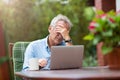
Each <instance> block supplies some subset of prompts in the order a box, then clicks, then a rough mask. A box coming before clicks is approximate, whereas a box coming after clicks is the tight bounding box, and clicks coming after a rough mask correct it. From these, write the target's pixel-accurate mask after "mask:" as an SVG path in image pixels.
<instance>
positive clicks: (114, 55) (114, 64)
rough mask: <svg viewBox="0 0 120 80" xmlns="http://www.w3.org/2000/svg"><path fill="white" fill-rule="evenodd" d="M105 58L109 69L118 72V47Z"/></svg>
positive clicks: (119, 53) (119, 61)
mask: <svg viewBox="0 0 120 80" xmlns="http://www.w3.org/2000/svg"><path fill="white" fill-rule="evenodd" d="M105 56H106V60H107V64H108V66H109V69H112V70H120V47H115V48H114V49H113V51H112V52H110V53H108V54H107V55H105Z"/></svg>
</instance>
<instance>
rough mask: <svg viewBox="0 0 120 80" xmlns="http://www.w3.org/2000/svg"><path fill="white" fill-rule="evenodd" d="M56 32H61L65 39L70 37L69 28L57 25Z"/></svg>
mask: <svg viewBox="0 0 120 80" xmlns="http://www.w3.org/2000/svg"><path fill="white" fill-rule="evenodd" d="M56 32H58V33H60V34H61V35H62V37H63V39H65V40H69V39H70V36H69V30H68V29H67V28H66V27H62V26H57V27H56Z"/></svg>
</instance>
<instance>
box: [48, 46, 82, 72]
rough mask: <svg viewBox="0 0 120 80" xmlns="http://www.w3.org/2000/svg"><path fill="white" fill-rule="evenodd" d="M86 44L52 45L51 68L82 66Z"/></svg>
mask: <svg viewBox="0 0 120 80" xmlns="http://www.w3.org/2000/svg"><path fill="white" fill-rule="evenodd" d="M83 53H84V46H83V45H73V46H52V47H51V63H50V70H56V69H73V68H81V67H82V61H83Z"/></svg>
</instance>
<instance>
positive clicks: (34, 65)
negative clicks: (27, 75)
mask: <svg viewBox="0 0 120 80" xmlns="http://www.w3.org/2000/svg"><path fill="white" fill-rule="evenodd" d="M29 70H39V62H38V58H31V59H29Z"/></svg>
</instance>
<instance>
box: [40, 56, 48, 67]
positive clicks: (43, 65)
mask: <svg viewBox="0 0 120 80" xmlns="http://www.w3.org/2000/svg"><path fill="white" fill-rule="evenodd" d="M38 62H39V66H41V67H45V66H46V65H47V60H46V59H45V58H43V59H39V60H38Z"/></svg>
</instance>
